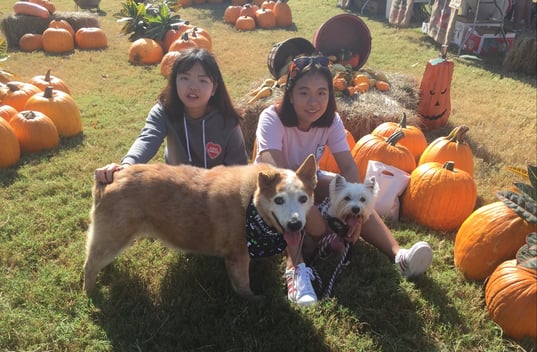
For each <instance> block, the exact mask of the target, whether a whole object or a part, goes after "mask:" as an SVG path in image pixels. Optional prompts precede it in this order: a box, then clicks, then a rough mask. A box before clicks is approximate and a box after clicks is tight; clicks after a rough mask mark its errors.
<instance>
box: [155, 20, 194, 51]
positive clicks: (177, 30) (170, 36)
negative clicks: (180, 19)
mask: <svg viewBox="0 0 537 352" xmlns="http://www.w3.org/2000/svg"><path fill="white" fill-rule="evenodd" d="M190 28H194V26H191V25H190V24H188V23H182V24H179V25H176V26H173V27H172V28H170V29H168V31H166V34H164V39H163V40H162V47H163V50H164V51H169V50H170V45H172V43H173V42H174V41H176V40H178V39H181V36H182V35H183V33H184V32H186V31H187V30H189V29H190Z"/></svg>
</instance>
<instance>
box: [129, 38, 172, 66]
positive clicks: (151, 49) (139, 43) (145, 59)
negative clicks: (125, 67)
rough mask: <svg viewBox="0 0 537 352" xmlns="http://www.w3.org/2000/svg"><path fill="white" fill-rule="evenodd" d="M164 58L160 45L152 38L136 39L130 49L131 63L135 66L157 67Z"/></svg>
mask: <svg viewBox="0 0 537 352" xmlns="http://www.w3.org/2000/svg"><path fill="white" fill-rule="evenodd" d="M163 56H164V51H163V50H162V47H161V46H160V44H159V43H157V42H156V41H155V40H153V39H150V38H140V39H136V40H135V41H134V42H132V43H131V45H130V47H129V62H130V63H131V64H133V65H156V64H158V63H160V60H162V57H163Z"/></svg>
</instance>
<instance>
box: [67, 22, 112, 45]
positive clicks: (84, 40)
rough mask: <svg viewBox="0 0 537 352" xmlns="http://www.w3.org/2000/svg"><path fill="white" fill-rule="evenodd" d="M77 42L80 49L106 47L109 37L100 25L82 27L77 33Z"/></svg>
mask: <svg viewBox="0 0 537 352" xmlns="http://www.w3.org/2000/svg"><path fill="white" fill-rule="evenodd" d="M75 44H76V46H77V47H78V48H79V49H105V48H106V47H107V46H108V38H107V36H106V33H105V31H104V30H102V29H101V28H98V27H82V28H80V29H79V30H77V31H76V33H75Z"/></svg>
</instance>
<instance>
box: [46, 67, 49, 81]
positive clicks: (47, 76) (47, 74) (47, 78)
mask: <svg viewBox="0 0 537 352" xmlns="http://www.w3.org/2000/svg"><path fill="white" fill-rule="evenodd" d="M45 81H47V82H48V83H50V68H49V69H48V71H47V73H46V74H45Z"/></svg>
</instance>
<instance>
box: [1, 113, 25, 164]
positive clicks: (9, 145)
mask: <svg viewBox="0 0 537 352" xmlns="http://www.w3.org/2000/svg"><path fill="white" fill-rule="evenodd" d="M0 141H2V148H0V169H2V168H6V167H10V166H11V165H13V164H15V163H16V162H17V161H19V159H20V157H21V147H20V144H19V140H18V139H17V135H16V134H15V131H14V130H13V127H11V125H10V124H9V123H8V122H7V121H6V120H4V119H0Z"/></svg>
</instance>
